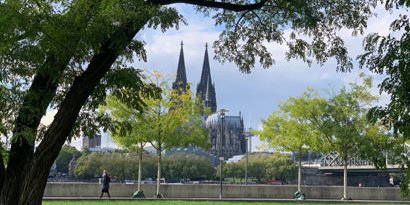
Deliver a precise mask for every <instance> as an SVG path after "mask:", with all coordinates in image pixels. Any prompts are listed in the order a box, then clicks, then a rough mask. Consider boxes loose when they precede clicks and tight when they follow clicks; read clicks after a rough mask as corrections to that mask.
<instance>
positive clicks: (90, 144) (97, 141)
mask: <svg viewBox="0 0 410 205" xmlns="http://www.w3.org/2000/svg"><path fill="white" fill-rule="evenodd" d="M84 148H85V149H92V148H101V135H95V136H94V137H87V136H84V137H83V149H84Z"/></svg>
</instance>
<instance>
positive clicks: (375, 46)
mask: <svg viewBox="0 0 410 205" xmlns="http://www.w3.org/2000/svg"><path fill="white" fill-rule="evenodd" d="M409 6H410V1H408V0H400V1H396V0H392V1H386V3H385V7H386V9H392V8H401V9H402V10H403V11H405V12H404V13H402V14H400V15H399V17H398V19H395V20H394V21H393V22H392V23H391V24H390V33H389V34H388V35H387V36H382V35H379V34H377V33H372V34H370V35H368V36H367V37H366V39H365V41H364V42H363V44H364V49H365V53H364V54H362V55H360V56H359V57H358V58H359V60H360V65H361V66H362V67H367V68H368V69H369V70H371V71H372V72H374V73H378V74H384V75H385V79H384V80H383V81H382V82H381V83H380V84H379V89H380V93H382V92H385V93H387V94H389V95H390V102H389V103H388V104H387V105H386V106H377V107H373V108H372V109H371V110H370V111H369V114H368V117H369V119H371V120H372V121H373V122H375V121H381V122H382V123H383V125H384V126H386V127H387V128H388V129H391V130H392V131H393V133H394V136H395V137H396V141H397V142H396V143H403V139H402V138H404V140H407V139H408V136H409V134H410V124H409V122H410V112H409V104H410V97H409V94H410V77H409V76H410V69H409V65H410V50H409V48H410V34H409V33H410V21H409V17H408V8H409ZM391 152H393V153H395V152H397V151H396V149H392V151H391ZM396 156H400V155H397V153H396ZM399 161H400V162H401V164H402V166H403V167H408V164H409V162H408V159H407V158H401V159H400V160H399ZM407 170H408V169H407ZM407 172H409V171H407ZM408 182H410V175H409V174H406V177H405V180H404V182H403V183H402V184H401V190H402V192H403V193H404V194H405V195H409V194H410V193H409V186H408V184H409V183H408Z"/></svg>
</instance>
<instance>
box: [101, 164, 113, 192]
mask: <svg viewBox="0 0 410 205" xmlns="http://www.w3.org/2000/svg"><path fill="white" fill-rule="evenodd" d="M101 177H102V188H101V195H100V198H101V197H102V196H103V194H104V193H107V194H108V198H111V196H110V182H111V179H110V176H108V174H107V172H106V171H105V170H104V171H103V175H102V176H101Z"/></svg>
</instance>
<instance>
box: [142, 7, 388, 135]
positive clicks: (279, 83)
mask: <svg viewBox="0 0 410 205" xmlns="http://www.w3.org/2000/svg"><path fill="white" fill-rule="evenodd" d="M177 8H178V9H179V11H180V12H181V13H182V14H183V15H184V16H185V18H186V19H187V21H188V25H181V26H180V29H179V30H175V29H170V30H169V31H167V32H165V33H162V32H160V31H158V30H152V29H146V30H144V31H142V32H140V33H139V34H138V35H137V38H138V39H139V40H143V41H144V42H146V50H147V53H148V62H147V63H143V62H136V63H135V64H134V65H135V66H136V67H138V68H144V69H148V70H152V69H156V70H159V71H161V72H162V73H166V74H169V75H172V76H175V73H176V70H177V64H178V56H179V50H180V42H181V41H183V42H184V54H185V66H186V72H187V78H188V81H189V82H191V83H192V85H193V86H192V89H193V91H195V89H196V84H197V83H198V82H199V79H200V74H201V69H202V62H203V58H204V50H205V43H206V42H208V44H212V43H213V42H214V41H215V40H216V39H217V37H218V34H219V31H220V28H216V27H215V26H214V25H213V21H212V19H211V18H209V17H204V16H203V15H202V14H197V13H196V12H195V11H193V9H192V7H190V6H186V5H183V6H178V7H177ZM379 11H381V12H380V14H379V16H378V17H375V18H373V19H372V20H371V21H370V22H369V26H368V27H369V28H368V29H367V31H366V33H370V32H379V33H382V34H386V33H387V28H388V25H389V24H390V22H391V21H392V19H393V18H394V16H396V15H393V14H390V13H387V12H384V11H383V9H382V8H380V9H379ZM341 35H342V36H343V37H344V40H345V41H346V45H347V46H348V48H349V51H350V52H351V57H352V58H355V57H356V56H357V55H358V54H360V53H362V40H363V36H359V37H351V36H350V31H347V30H342V31H341ZM267 46H268V47H269V48H270V50H271V52H272V53H273V56H274V58H275V61H276V64H275V65H274V66H272V67H271V68H269V69H263V68H261V66H259V65H256V66H255V68H254V69H253V71H252V73H250V74H244V73H241V72H240V71H239V69H238V67H237V66H235V65H234V64H232V63H225V64H221V63H219V62H217V61H215V60H213V59H212V57H213V56H214V54H213V49H212V48H209V50H208V51H209V54H210V57H211V59H210V65H211V74H212V80H213V82H214V83H215V88H216V95H217V103H218V108H225V109H228V110H229V114H230V115H238V114H239V112H241V113H242V114H243V116H244V120H245V122H246V126H247V127H249V126H250V127H253V128H258V127H259V124H260V120H261V119H265V118H267V116H268V115H269V114H270V113H272V112H273V111H274V110H275V109H276V108H277V105H278V103H279V102H284V101H286V99H287V98H289V97H290V96H299V95H301V94H302V93H303V92H304V91H305V90H306V88H307V87H311V88H314V89H317V90H318V91H320V92H322V93H326V92H327V91H337V90H339V89H340V87H341V86H342V85H344V84H346V83H347V82H352V81H354V80H355V79H357V78H358V73H360V72H365V73H368V71H367V70H365V69H362V70H361V69H358V68H357V63H355V69H354V70H352V71H351V72H350V73H342V72H336V66H335V61H334V60H330V61H329V62H327V63H326V64H325V65H324V66H322V67H321V66H318V65H316V64H313V65H312V66H311V67H308V65H307V64H305V63H303V62H300V61H297V60H291V61H286V60H285V58H284V53H285V51H286V48H285V47H284V46H282V45H277V44H267ZM374 78H375V80H376V82H377V81H380V79H381V78H380V76H374ZM374 92H375V94H378V91H377V88H375V89H374ZM385 102H386V96H383V97H382V101H381V103H382V104H384V103H385Z"/></svg>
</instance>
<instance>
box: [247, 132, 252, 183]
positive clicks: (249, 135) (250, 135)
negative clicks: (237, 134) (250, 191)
mask: <svg viewBox="0 0 410 205" xmlns="http://www.w3.org/2000/svg"><path fill="white" fill-rule="evenodd" d="M245 137H246V161H245V185H247V184H248V161H249V151H250V148H249V146H250V145H251V144H250V143H251V141H250V139H251V137H252V128H249V130H248V132H245Z"/></svg>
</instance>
